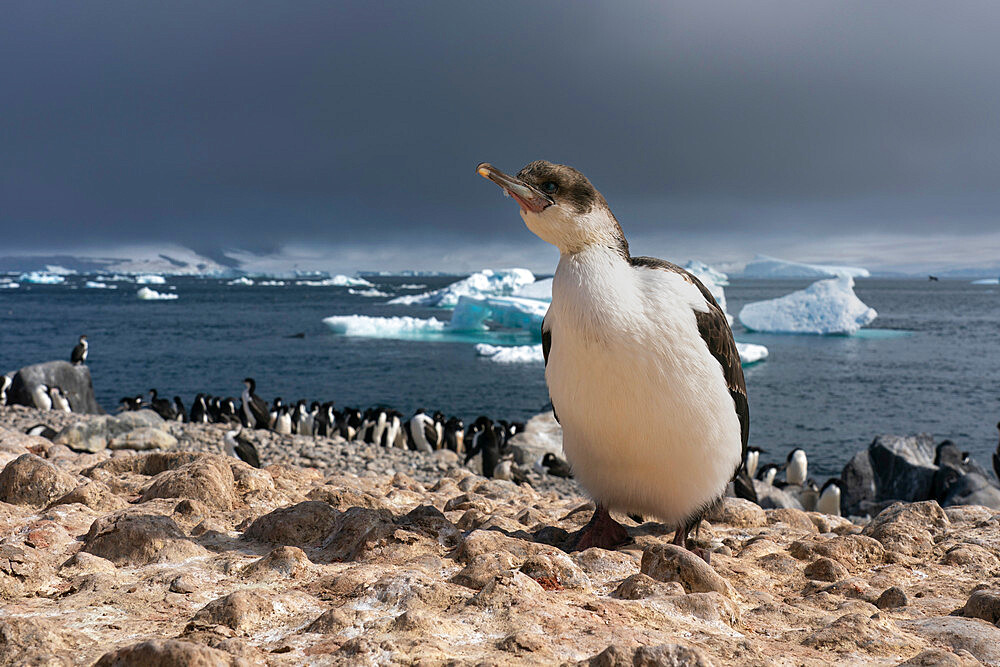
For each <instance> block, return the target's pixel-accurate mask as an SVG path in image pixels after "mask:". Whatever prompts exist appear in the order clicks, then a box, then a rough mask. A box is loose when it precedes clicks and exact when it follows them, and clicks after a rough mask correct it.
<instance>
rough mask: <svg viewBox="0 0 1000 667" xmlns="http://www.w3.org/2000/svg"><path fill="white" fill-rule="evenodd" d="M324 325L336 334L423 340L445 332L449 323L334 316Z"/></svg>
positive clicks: (410, 318)
mask: <svg viewBox="0 0 1000 667" xmlns="http://www.w3.org/2000/svg"><path fill="white" fill-rule="evenodd" d="M323 324H325V325H326V326H328V327H330V329H332V330H333V332H334V333H338V334H341V335H344V336H360V337H363V338H404V339H405V338H422V337H424V334H428V333H436V332H441V331H444V330H445V329H446V328H447V327H448V323H447V322H442V321H440V320H437V319H435V318H433V317H432V318H430V319H427V320H424V319H421V318H419V317H369V316H367V315H333V316H331V317H326V318H324V319H323Z"/></svg>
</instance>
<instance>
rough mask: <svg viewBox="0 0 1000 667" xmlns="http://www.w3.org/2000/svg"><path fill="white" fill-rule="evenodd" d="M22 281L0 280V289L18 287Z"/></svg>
mask: <svg viewBox="0 0 1000 667" xmlns="http://www.w3.org/2000/svg"><path fill="white" fill-rule="evenodd" d="M20 286H21V283H14V282H11V281H9V280H0V289H17V288H18V287H20Z"/></svg>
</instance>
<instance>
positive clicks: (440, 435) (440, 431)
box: [432, 410, 445, 451]
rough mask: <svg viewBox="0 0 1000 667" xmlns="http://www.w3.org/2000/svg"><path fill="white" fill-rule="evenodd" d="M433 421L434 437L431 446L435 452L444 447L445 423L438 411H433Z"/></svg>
mask: <svg viewBox="0 0 1000 667" xmlns="http://www.w3.org/2000/svg"><path fill="white" fill-rule="evenodd" d="M433 419H434V431H435V432H436V435H435V436H434V442H433V443H432V444H433V446H434V450H435V451H437V450H439V449H441V448H442V447H444V422H445V419H444V415H443V414H441V411H440V410H435V411H434V415H433Z"/></svg>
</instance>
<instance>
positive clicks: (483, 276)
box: [388, 269, 535, 308]
mask: <svg viewBox="0 0 1000 667" xmlns="http://www.w3.org/2000/svg"><path fill="white" fill-rule="evenodd" d="M533 282H535V274H533V273H532V272H531V271H529V270H528V269H500V270H496V271H494V270H493V269H483V270H482V271H477V272H476V273H473V274H472V275H471V276H469V277H468V278H463V279H462V280H459V281H457V282H454V283H452V284H450V285H448V286H447V287H442V288H441V289H438V290H434V291H432V292H425V293H423V294H407V295H405V296H397V297H396V298H395V299H391V300H390V301H389V302H388V303H390V304H393V305H404V306H433V307H437V308H454V307H455V305H456V304H458V300H459V298H460V297H462V296H479V297H481V296H510V295H512V294H513V293H514V292H515V291H517V290H518V289H519V288H521V287H523V286H525V285H530V284H531V283H533Z"/></svg>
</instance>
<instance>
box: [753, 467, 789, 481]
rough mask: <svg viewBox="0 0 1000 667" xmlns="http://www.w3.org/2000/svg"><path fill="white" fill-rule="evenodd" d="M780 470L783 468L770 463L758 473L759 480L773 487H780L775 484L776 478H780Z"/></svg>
mask: <svg viewBox="0 0 1000 667" xmlns="http://www.w3.org/2000/svg"><path fill="white" fill-rule="evenodd" d="M779 470H781V467H780V466H778V465H777V464H775V463H768V464H767V465H766V466H764V467H763V468H761V469H760V470H759V471H757V479H759V480H760V481H762V482H764V483H765V484H769V485H771V486H778V484H777V483H775V479H774V478H775V477H777V476H778V471H779ZM780 484H781V486H784V485H785V484H784V482H781V483H780Z"/></svg>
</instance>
